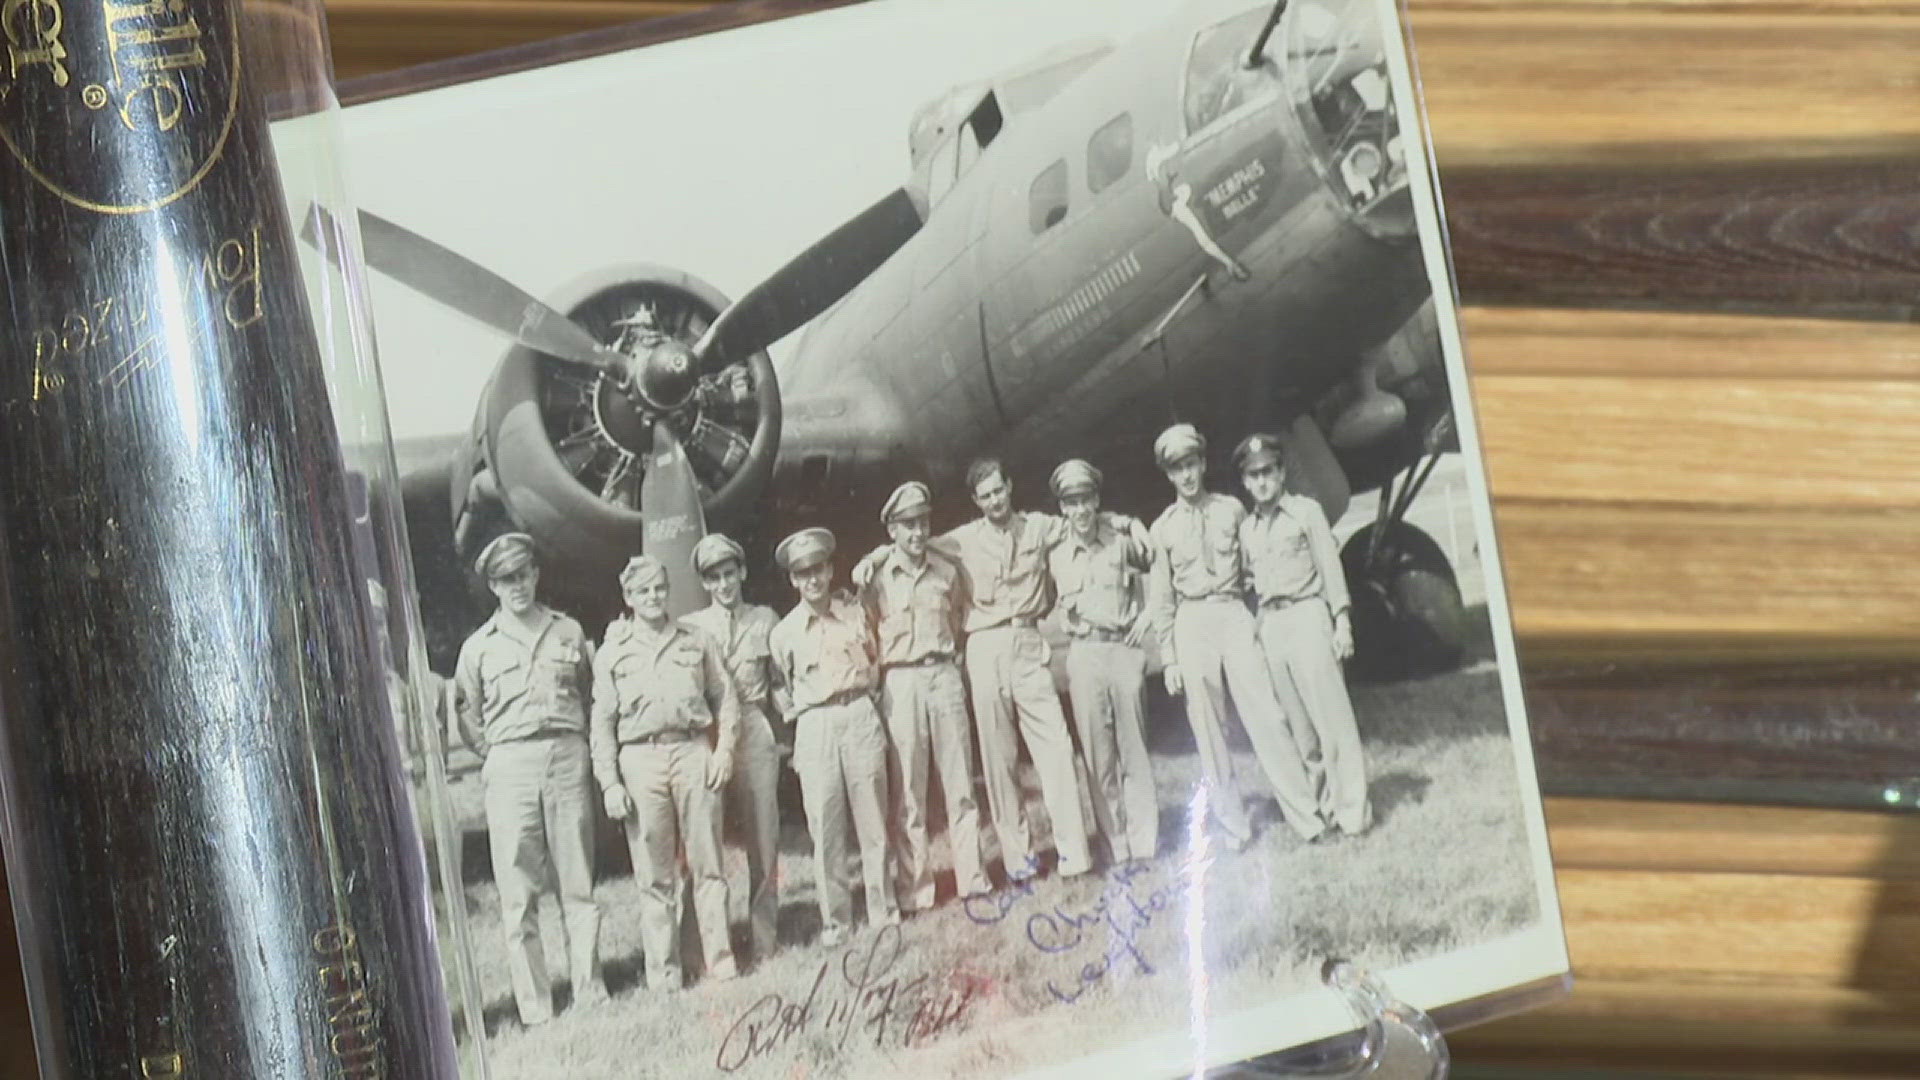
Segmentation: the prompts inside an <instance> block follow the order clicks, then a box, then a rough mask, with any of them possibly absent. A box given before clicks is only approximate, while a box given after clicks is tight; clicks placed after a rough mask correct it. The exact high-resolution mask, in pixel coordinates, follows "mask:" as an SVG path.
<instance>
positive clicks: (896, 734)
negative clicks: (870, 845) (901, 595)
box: [880, 660, 993, 911]
mask: <svg viewBox="0 0 1920 1080" xmlns="http://www.w3.org/2000/svg"><path fill="white" fill-rule="evenodd" d="M880 693H881V702H882V708H883V711H884V712H885V713H886V716H887V735H888V740H887V785H888V787H889V788H890V789H891V790H892V792H893V795H894V798H895V799H896V800H897V803H898V806H899V812H898V813H897V814H895V815H893V817H892V822H893V855H894V862H895V873H894V888H895V890H896V892H897V893H898V899H899V901H900V906H901V907H902V908H904V909H906V910H907V911H924V910H926V909H928V908H930V907H932V906H933V901H934V888H933V860H932V858H931V856H930V854H929V852H928V842H927V794H928V793H927V774H928V772H929V766H931V770H932V771H934V772H937V773H939V774H940V793H941V795H942V796H944V797H945V801H946V810H947V844H948V846H949V847H951V848H952V849H953V877H954V883H955V887H956V888H957V889H958V890H959V893H960V895H962V896H980V895H985V894H986V893H989V892H991V891H993V884H992V882H990V881H988V880H987V872H986V868H985V867H984V866H983V865H982V863H981V860H980V810H979V808H978V807H976V806H975V805H974V802H973V738H972V735H973V733H972V731H971V730H970V728H969V726H968V722H967V693H966V687H965V685H964V684H963V683H962V682H961V679H960V668H959V666H958V665H956V664H954V663H953V662H952V661H951V660H947V661H941V662H938V663H933V664H927V665H923V666H919V667H893V668H888V669H887V671H886V674H885V676H884V678H883V680H882V682H881V691H880Z"/></svg>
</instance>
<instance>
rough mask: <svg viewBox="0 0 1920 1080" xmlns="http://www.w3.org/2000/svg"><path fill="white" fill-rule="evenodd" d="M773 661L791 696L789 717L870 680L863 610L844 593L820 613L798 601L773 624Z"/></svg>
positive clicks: (870, 645) (870, 649)
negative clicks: (777, 622) (791, 704)
mask: <svg viewBox="0 0 1920 1080" xmlns="http://www.w3.org/2000/svg"><path fill="white" fill-rule="evenodd" d="M772 651H773V666H774V669H775V670H776V671H777V672H778V673H779V678H780V679H781V680H782V681H783V682H785V683H786V685H787V691H788V692H789V693H790V694H792V695H793V716H794V717H795V718H796V719H797V718H798V717H799V716H800V715H801V714H802V713H804V712H806V711H807V710H808V709H812V708H816V707H818V706H821V705H825V704H827V703H828V702H830V701H834V700H836V699H840V698H843V697H845V696H846V695H849V694H862V693H867V692H869V691H871V690H872V689H873V685H874V661H875V659H876V652H875V648H874V640H873V631H872V629H871V628H870V627H869V626H868V625H867V609H866V607H865V606H864V605H862V604H860V603H859V602H857V601H855V600H853V599H852V598H850V597H846V596H835V597H833V598H832V599H831V600H829V601H828V602H827V610H826V612H825V613H824V614H822V613H820V612H816V611H814V610H813V605H811V604H809V603H807V602H806V601H804V600H802V601H801V602H800V603H799V604H798V605H796V606H795V607H794V609H793V610H792V611H790V612H788V613H787V617H786V618H784V619H781V620H780V624H779V625H778V626H775V627H774V628H773V635H772Z"/></svg>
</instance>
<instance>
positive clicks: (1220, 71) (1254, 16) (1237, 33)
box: [1184, 7, 1273, 134]
mask: <svg viewBox="0 0 1920 1080" xmlns="http://www.w3.org/2000/svg"><path fill="white" fill-rule="evenodd" d="M1268 13H1269V9H1267V8H1265V7H1258V8H1254V9H1252V10H1251V11H1247V12H1245V13H1243V14H1240V15H1235V16H1234V17H1233V18H1231V19H1228V20H1226V21H1225V22H1220V23H1215V24H1214V25H1212V26H1210V27H1208V28H1206V29H1205V30H1202V31H1200V33H1199V34H1198V35H1197V36H1196V37H1195V38H1194V41H1193V52H1192V53H1191V54H1190V55H1189V56H1188V57H1187V87H1186V97H1185V99H1184V100H1185V102H1186V113H1187V133H1188V134H1192V133H1193V132H1196V131H1199V130H1200V129H1201V128H1204V127H1206V126H1207V125H1208V124H1211V123H1213V122H1214V121H1215V120H1218V119H1220V118H1221V117H1223V116H1225V115H1227V114H1228V113H1230V112H1232V111H1233V110H1235V109H1237V108H1239V107H1240V106H1242V105H1244V104H1246V103H1247V102H1249V101H1251V100H1253V98H1254V97H1255V96H1256V95H1257V94H1259V93H1260V92H1261V91H1262V90H1264V89H1267V88H1268V87H1271V86H1272V85H1273V73H1272V72H1270V71H1266V70H1264V69H1262V68H1249V67H1248V66H1247V51H1248V50H1249V49H1251V48H1253V43H1254V40H1255V39H1256V38H1258V37H1259V36H1260V28H1261V26H1262V25H1264V24H1265V22H1266V19H1267V15H1268ZM1268 50H1269V54H1270V53H1271V51H1272V47H1271V45H1270V46H1269V47H1268Z"/></svg>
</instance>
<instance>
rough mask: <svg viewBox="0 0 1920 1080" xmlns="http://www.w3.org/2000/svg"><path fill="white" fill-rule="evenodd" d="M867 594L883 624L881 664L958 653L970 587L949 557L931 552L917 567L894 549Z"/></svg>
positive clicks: (878, 620)
mask: <svg viewBox="0 0 1920 1080" xmlns="http://www.w3.org/2000/svg"><path fill="white" fill-rule="evenodd" d="M862 595H863V596H864V598H865V599H866V602H867V604H868V606H869V607H870V608H872V610H873V614H874V618H875V621H876V623H877V624H878V626H879V630H880V634H879V638H880V664H881V666H882V667H886V666H889V665H893V664H913V663H918V662H920V661H922V660H925V659H927V658H929V657H933V656H946V657H949V658H955V657H958V656H959V652H960V646H959V630H960V626H961V625H962V622H963V620H964V619H965V617H966V611H967V590H966V587H965V585H964V583H963V578H962V576H961V573H960V569H959V567H958V566H956V565H954V563H953V562H951V561H950V560H948V559H947V558H946V557H945V556H942V555H937V554H933V553H931V552H930V553H928V555H927V557H926V559H925V561H923V562H922V563H921V564H920V566H919V567H918V568H917V569H916V568H915V567H913V566H912V565H910V564H909V563H908V562H907V558H906V556H905V555H902V554H901V553H900V552H899V550H898V549H897V548H896V549H893V550H892V552H891V553H890V554H888V556H887V558H886V561H884V562H882V563H881V564H880V569H879V570H878V571H876V572H875V573H874V575H873V579H872V580H871V581H870V582H868V584H867V587H866V589H865V590H863V593H862Z"/></svg>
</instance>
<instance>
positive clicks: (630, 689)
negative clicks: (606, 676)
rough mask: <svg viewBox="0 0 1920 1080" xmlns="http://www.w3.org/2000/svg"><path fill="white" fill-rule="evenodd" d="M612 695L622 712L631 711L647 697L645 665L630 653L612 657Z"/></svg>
mask: <svg viewBox="0 0 1920 1080" xmlns="http://www.w3.org/2000/svg"><path fill="white" fill-rule="evenodd" d="M611 674H612V676H613V697H614V701H615V702H616V703H617V704H618V705H619V706H620V711H621V712H622V713H631V712H633V710H635V709H637V708H639V707H640V704H641V702H643V701H645V700H646V698H647V682H648V679H647V665H646V662H645V661H643V660H642V659H641V658H640V657H638V656H634V655H632V654H630V653H629V654H627V655H623V656H618V657H615V658H614V661H613V666H612V668H611Z"/></svg>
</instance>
